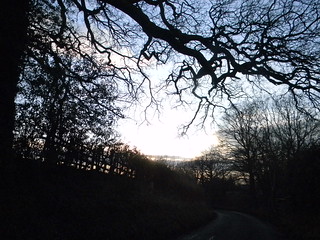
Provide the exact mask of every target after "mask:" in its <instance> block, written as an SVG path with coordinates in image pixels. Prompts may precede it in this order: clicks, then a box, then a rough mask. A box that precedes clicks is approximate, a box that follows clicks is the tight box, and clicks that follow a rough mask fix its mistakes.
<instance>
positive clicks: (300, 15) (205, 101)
mask: <svg viewBox="0 0 320 240" xmlns="http://www.w3.org/2000/svg"><path fill="white" fill-rule="evenodd" d="M66 3H68V4H70V6H73V7H74V8H76V9H77V11H79V12H80V13H81V14H82V16H81V18H82V21H83V22H84V24H85V26H86V29H87V37H88V39H89V41H91V42H92V43H93V45H94V46H95V47H96V49H98V51H100V52H103V53H107V54H108V56H110V63H114V62H115V61H114V59H113V58H112V54H114V53H116V54H118V55H121V57H122V58H124V59H123V61H129V60H130V61H133V62H134V63H135V64H136V67H135V69H138V71H139V72H140V74H141V75H142V76H143V80H142V81H146V80H147V81H151V80H152V79H149V78H148V75H147V73H146V72H145V71H144V67H145V64H146V63H148V62H150V61H151V60H154V61H156V62H157V63H160V64H166V63H170V62H171V63H172V64H173V65H174V66H173V69H172V72H170V73H169V74H168V77H167V78H166V79H165V81H163V84H167V86H168V85H169V86H170V87H171V88H170V92H171V93H174V94H177V95H178V97H179V99H180V100H181V101H182V102H184V101H187V99H188V98H187V96H190V94H191V95H192V96H194V97H195V99H196V101H197V103H198V110H197V111H196V114H197V113H199V112H200V110H204V113H205V115H207V114H208V113H210V110H212V109H214V108H215V107H216V106H221V100H226V99H227V100H229V101H234V100H235V99H237V98H238V97H241V96H242V95H243V94H244V93H245V92H246V91H245V90H246V89H245V88H246V87H247V86H255V87H258V88H261V89H263V90H265V91H268V92H272V85H276V86H279V85H280V86H284V88H283V89H284V91H285V92H286V93H291V94H292V95H293V96H294V97H295V101H296V105H297V107H302V102H301V101H300V100H301V98H307V99H308V100H309V103H308V104H311V105H312V106H313V107H318V106H319V49H320V48H319V27H320V26H319V23H320V18H319V16H320V15H319V9H320V4H319V2H318V1H304V0H301V1H296V0H290V1H284V0H274V1H264V0H260V1H253V0H234V1H226V0H215V1H209V0H208V1H197V0H185V1H175V0H173V1H163V0H146V1H129V0H120V1H113V0H110V1H108V0H102V1H77V0H70V1H65V2H62V1H59V4H60V6H61V7H62V8H63V6H64V5H65V4H66ZM124 49H126V50H125V51H124ZM125 59H127V60H125ZM140 81H141V80H140ZM268 83H270V84H268Z"/></svg>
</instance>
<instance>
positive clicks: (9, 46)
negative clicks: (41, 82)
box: [0, 0, 29, 169]
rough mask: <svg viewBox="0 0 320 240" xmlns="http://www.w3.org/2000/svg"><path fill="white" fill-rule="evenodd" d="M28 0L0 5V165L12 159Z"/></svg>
mask: <svg viewBox="0 0 320 240" xmlns="http://www.w3.org/2000/svg"><path fill="white" fill-rule="evenodd" d="M28 10H29V1H28V0H10V1H4V2H3V3H1V8H0V57H1V63H0V154H1V158H0V168H1V169H3V168H4V166H6V165H8V164H10V163H11V162H12V161H13V151H12V144H13V130H14V118H15V104H14V100H15V96H16V93H17V83H18V80H19V75H20V73H21V67H22V63H23V56H24V49H25V46H26V41H27V26H28V25H27V22H28V20H27V13H28Z"/></svg>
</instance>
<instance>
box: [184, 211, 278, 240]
mask: <svg viewBox="0 0 320 240" xmlns="http://www.w3.org/2000/svg"><path fill="white" fill-rule="evenodd" d="M216 213H217V218H216V219H215V220H214V221H212V222H211V223H209V224H208V225H206V226H204V227H203V228H201V229H198V230H197V231H195V232H194V233H191V234H189V235H187V236H183V237H181V238H179V239H178V240H280V239H282V238H281V236H280V234H279V233H277V232H276V230H275V229H274V228H273V227H272V226H271V225H269V224H267V223H264V222H262V221H260V220H259V219H257V218H255V217H253V216H250V215H247V214H244V213H239V212H233V211H223V210H217V211H216Z"/></svg>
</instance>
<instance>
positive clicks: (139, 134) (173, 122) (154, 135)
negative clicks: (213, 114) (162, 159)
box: [119, 109, 217, 158]
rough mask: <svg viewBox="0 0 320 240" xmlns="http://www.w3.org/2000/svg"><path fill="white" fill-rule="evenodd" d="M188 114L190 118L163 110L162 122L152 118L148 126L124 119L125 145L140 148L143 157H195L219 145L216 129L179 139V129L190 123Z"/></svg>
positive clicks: (120, 127)
mask: <svg viewBox="0 0 320 240" xmlns="http://www.w3.org/2000/svg"><path fill="white" fill-rule="evenodd" d="M191 114H192V113H191ZM187 115H189V116H190V113H189V114H188V113H186V112H183V111H181V110H180V111H178V110H172V109H170V110H166V111H164V112H163V114H162V115H161V116H160V117H159V118H160V119H158V118H157V117H155V118H154V119H151V120H150V124H149V125H147V123H143V124H142V125H139V123H136V122H135V121H133V120H121V121H120V126H119V132H120V133H121V135H122V141H123V142H124V143H127V144H129V145H130V146H132V147H134V146H135V147H137V149H138V150H140V151H141V152H142V153H143V154H146V155H169V156H179V157H185V158H193V157H196V156H199V155H201V153H202V152H203V151H205V150H208V149H209V148H210V146H212V145H213V144H216V143H217V138H216V136H215V135H214V132H213V130H212V132H211V133H209V132H208V131H207V133H206V132H205V131H203V130H198V131H193V132H191V131H190V133H188V135H187V136H184V137H179V134H178V128H179V126H180V125H181V124H183V123H185V122H186V121H187V120H190V119H189V118H188V119H186V116H187Z"/></svg>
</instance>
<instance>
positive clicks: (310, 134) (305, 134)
mask: <svg viewBox="0 0 320 240" xmlns="http://www.w3.org/2000/svg"><path fill="white" fill-rule="evenodd" d="M315 118H316V112H315V111H311V110H310V111H309V114H304V113H302V112H300V111H298V110H297V109H296V108H295V107H294V99H291V98H287V99H272V100H270V99H269V100H267V99H266V100H264V101H261V100H259V101H253V102H249V103H247V104H245V103H243V104H242V105H241V106H239V105H238V106H237V108H234V109H231V110H230V111H228V112H227V113H226V114H225V117H224V125H222V126H221V127H220V134H221V136H222V139H224V141H225V142H226V144H227V146H228V147H229V150H228V151H230V152H231V153H232V154H233V158H234V163H235V166H234V167H235V170H237V171H239V172H241V173H243V174H244V175H245V176H247V180H248V183H249V186H250V189H251V193H252V195H253V196H257V195H258V192H259V194H260V195H261V194H262V196H263V201H266V202H267V204H269V207H271V208H272V209H273V208H274V207H275V199H276V198H280V197H281V198H283V197H284V196H287V195H288V194H289V192H288V189H289V184H290V182H292V180H289V175H291V174H292V173H291V171H292V169H291V167H290V166H296V165H299V164H300V163H299V162H296V159H297V158H299V157H298V156H300V155H301V154H302V153H303V152H304V151H306V152H309V149H310V148H311V149H312V148H313V146H317V145H318V144H319V143H318V142H319V136H320V135H319V134H320V128H319V127H320V125H319V120H316V119H315ZM295 171H296V170H295ZM297 177H298V176H297ZM299 177H301V176H299ZM310 178H313V177H312V176H311V175H310Z"/></svg>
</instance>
